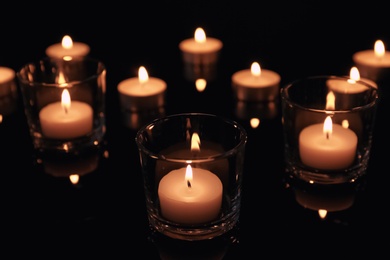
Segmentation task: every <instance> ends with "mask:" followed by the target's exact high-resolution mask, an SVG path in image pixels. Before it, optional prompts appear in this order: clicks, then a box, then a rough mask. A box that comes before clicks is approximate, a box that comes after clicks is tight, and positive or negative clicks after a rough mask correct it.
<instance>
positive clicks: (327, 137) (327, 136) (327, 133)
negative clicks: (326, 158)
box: [326, 132, 329, 140]
mask: <svg viewBox="0 0 390 260" xmlns="http://www.w3.org/2000/svg"><path fill="white" fill-rule="evenodd" d="M326 139H327V140H328V139H329V132H326Z"/></svg>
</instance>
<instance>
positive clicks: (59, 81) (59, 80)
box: [56, 71, 68, 87]
mask: <svg viewBox="0 0 390 260" xmlns="http://www.w3.org/2000/svg"><path fill="white" fill-rule="evenodd" d="M56 83H57V84H59V85H60V86H61V87H66V86H67V85H68V84H67V83H66V78H65V75H64V73H63V72H62V71H59V72H58V76H57V77H56Z"/></svg>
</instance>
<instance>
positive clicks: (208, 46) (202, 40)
mask: <svg viewBox="0 0 390 260" xmlns="http://www.w3.org/2000/svg"><path fill="white" fill-rule="evenodd" d="M222 47H223V43H222V41H221V40H219V39H216V38H212V37H207V36H206V33H205V31H204V30H203V28H201V27H198V28H196V30H195V34H194V38H189V39H185V40H183V41H181V42H180V44H179V48H180V50H181V52H182V55H183V59H184V61H185V62H188V63H199V64H208V63H215V62H217V61H218V56H219V53H220V51H221V49H222Z"/></svg>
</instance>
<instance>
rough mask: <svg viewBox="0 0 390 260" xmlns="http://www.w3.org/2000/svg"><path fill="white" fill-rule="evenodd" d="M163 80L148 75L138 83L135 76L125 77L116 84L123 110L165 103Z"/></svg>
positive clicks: (150, 107)
mask: <svg viewBox="0 0 390 260" xmlns="http://www.w3.org/2000/svg"><path fill="white" fill-rule="evenodd" d="M166 89H167V84H166V82H165V81H163V80H161V79H159V78H154V77H150V78H149V79H148V81H147V82H144V83H140V81H139V79H138V78H137V77H133V78H129V79H125V80H123V81H121V82H120V83H119V84H118V91H119V94H120V100H121V105H122V107H123V108H124V109H125V110H130V111H139V110H145V109H154V108H157V107H161V106H163V105H164V103H165V92H166Z"/></svg>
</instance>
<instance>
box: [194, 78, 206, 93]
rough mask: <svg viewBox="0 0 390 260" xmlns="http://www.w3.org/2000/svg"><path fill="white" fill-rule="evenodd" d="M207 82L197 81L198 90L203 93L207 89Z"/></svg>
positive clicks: (203, 80)
mask: <svg viewBox="0 0 390 260" xmlns="http://www.w3.org/2000/svg"><path fill="white" fill-rule="evenodd" d="M206 85H207V81H206V80H205V79H197V80H196V81H195V87H196V90H198V91H199V92H203V91H204V90H205V89H206Z"/></svg>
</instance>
